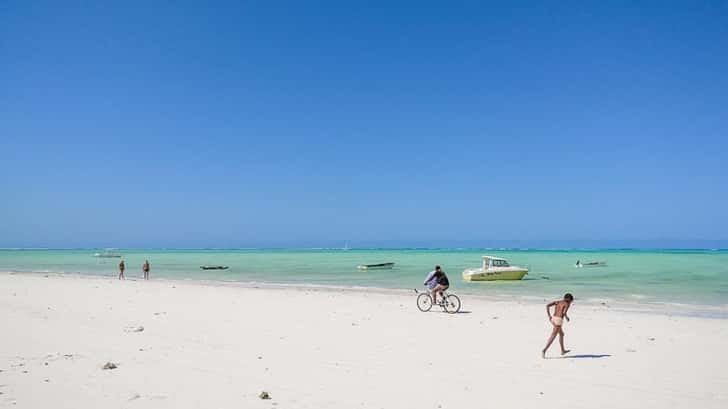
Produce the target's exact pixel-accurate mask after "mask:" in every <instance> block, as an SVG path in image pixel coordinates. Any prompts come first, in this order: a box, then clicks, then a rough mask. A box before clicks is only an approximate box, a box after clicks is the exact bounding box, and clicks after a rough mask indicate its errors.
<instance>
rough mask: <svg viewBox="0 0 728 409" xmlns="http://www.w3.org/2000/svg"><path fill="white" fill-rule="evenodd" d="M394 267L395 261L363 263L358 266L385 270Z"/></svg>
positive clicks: (360, 268) (361, 268)
mask: <svg viewBox="0 0 728 409" xmlns="http://www.w3.org/2000/svg"><path fill="white" fill-rule="evenodd" d="M392 267H394V263H380V264H361V265H358V266H356V268H358V269H359V270H383V269H391V268H392Z"/></svg>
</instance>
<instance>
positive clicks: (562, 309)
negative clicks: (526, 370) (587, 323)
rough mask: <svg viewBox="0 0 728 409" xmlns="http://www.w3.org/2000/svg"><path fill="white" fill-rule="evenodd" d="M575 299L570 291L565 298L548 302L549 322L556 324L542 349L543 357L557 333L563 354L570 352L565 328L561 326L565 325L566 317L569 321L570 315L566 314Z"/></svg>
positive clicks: (547, 313)
mask: <svg viewBox="0 0 728 409" xmlns="http://www.w3.org/2000/svg"><path fill="white" fill-rule="evenodd" d="M573 301H574V296H573V295H571V294H570V293H566V294H564V299H563V300H559V301H553V302H550V303H548V304H546V315H548V317H549V322H550V323H551V325H553V326H554V328H553V330H552V331H551V336H550V337H549V340H548V342H546V346H545V347H544V349H543V351H541V357H542V358H546V351H547V350H548V349H549V347H550V346H551V344H552V343H553V342H554V339H555V338H556V335H558V336H559V345H560V346H561V355H566V354H567V353H569V350H568V349H565V348H564V330H563V329H562V328H561V327H562V326H563V325H564V318H566V321H569V316H568V315H566V312H567V311H569V307H571V303H572V302H573ZM551 307H554V315H553V317H552V316H551Z"/></svg>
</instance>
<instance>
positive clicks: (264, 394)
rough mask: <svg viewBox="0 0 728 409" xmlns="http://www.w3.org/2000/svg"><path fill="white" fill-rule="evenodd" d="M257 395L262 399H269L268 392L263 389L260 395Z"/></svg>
mask: <svg viewBox="0 0 728 409" xmlns="http://www.w3.org/2000/svg"><path fill="white" fill-rule="evenodd" d="M258 397H259V398H261V399H263V400H267V399H270V394H269V393H268V392H266V391H263V392H261V393H260V395H258Z"/></svg>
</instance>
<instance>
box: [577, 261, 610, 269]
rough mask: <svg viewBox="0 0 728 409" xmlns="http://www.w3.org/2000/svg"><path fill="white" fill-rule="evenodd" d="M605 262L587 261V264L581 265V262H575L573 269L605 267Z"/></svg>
mask: <svg viewBox="0 0 728 409" xmlns="http://www.w3.org/2000/svg"><path fill="white" fill-rule="evenodd" d="M606 266H607V262H606V261H589V262H587V263H582V262H581V261H579V260H577V261H576V265H575V267H577V268H581V267H606Z"/></svg>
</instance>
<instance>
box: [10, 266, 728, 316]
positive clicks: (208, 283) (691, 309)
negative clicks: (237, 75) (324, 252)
mask: <svg viewBox="0 0 728 409" xmlns="http://www.w3.org/2000/svg"><path fill="white" fill-rule="evenodd" d="M0 274H6V275H32V276H40V275H44V276H54V277H69V278H76V279H89V280H113V281H116V277H115V276H112V275H110V274H85V273H70V272H67V273H60V272H48V271H0ZM127 280H129V281H140V282H141V281H143V280H142V279H140V278H139V277H135V276H131V277H128V278H127ZM153 281H155V282H158V283H168V284H175V285H176V284H180V285H192V286H203V287H235V288H248V289H270V290H276V289H279V290H292V291H320V292H345V293H357V294H367V293H375V294H385V295H386V294H392V295H398V296H401V295H407V294H413V293H414V288H384V287H376V286H358V285H332V284H303V283H285V282H275V281H235V280H210V279H191V278H188V279H174V278H166V277H165V278H155V279H153ZM418 290H419V291H421V290H422V288H418ZM458 294H461V295H463V296H465V297H466V299H467V298H470V299H473V300H481V301H485V302H505V303H518V304H524V305H533V304H538V305H541V304H542V303H544V302H547V301H549V300H550V299H547V298H544V297H537V296H532V295H517V296H513V295H505V294H487V295H486V294H477V293H470V292H467V291H458ZM577 302H578V304H579V305H582V306H585V307H589V308H592V309H595V308H596V309H609V310H613V311H623V312H634V313H643V314H657V315H665V316H685V317H700V318H712V319H721V320H728V304H724V305H708V304H691V303H676V302H655V301H647V302H636V301H635V302H629V301H625V300H613V299H598V298H586V299H579V298H578V297H577Z"/></svg>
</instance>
